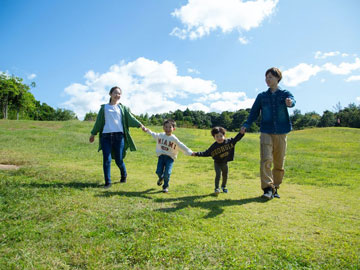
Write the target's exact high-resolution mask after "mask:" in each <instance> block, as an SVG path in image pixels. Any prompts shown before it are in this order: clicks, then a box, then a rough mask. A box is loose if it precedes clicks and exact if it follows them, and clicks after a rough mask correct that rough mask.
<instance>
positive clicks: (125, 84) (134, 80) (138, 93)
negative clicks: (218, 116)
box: [62, 58, 217, 119]
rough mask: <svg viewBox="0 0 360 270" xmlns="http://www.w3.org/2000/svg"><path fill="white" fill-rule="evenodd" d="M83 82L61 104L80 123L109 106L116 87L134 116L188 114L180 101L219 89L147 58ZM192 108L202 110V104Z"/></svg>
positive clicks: (88, 74) (73, 86)
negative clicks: (89, 115) (170, 112)
mask: <svg viewBox="0 0 360 270" xmlns="http://www.w3.org/2000/svg"><path fill="white" fill-rule="evenodd" d="M84 78H85V80H86V81H85V83H83V84H81V83H73V84H71V85H69V86H68V87H66V88H65V90H64V93H65V94H66V95H68V96H70V99H69V100H67V101H66V102H65V103H63V104H62V105H64V106H65V107H66V108H68V109H71V110H73V111H74V112H75V113H76V114H77V115H78V117H79V118H80V119H82V118H83V117H84V116H85V114H86V113H87V112H89V111H93V112H94V111H96V112H97V111H98V110H99V106H100V104H102V103H106V102H108V99H109V95H108V91H109V89H110V88H111V87H112V86H115V85H118V86H120V87H121V88H122V89H123V96H122V98H121V102H122V103H124V104H125V105H126V106H129V107H130V108H131V110H132V111H133V112H134V113H135V114H141V113H146V112H147V113H149V114H154V113H162V112H169V111H174V110H177V109H180V110H185V109H186V107H187V106H185V105H181V104H180V103H179V99H184V98H188V97H190V96H191V97H192V96H202V95H208V94H211V93H213V92H214V91H216V89H217V86H216V84H215V83H214V82H213V81H209V80H203V79H201V78H193V77H190V76H180V75H178V74H177V67H176V66H175V65H174V64H173V63H172V62H169V61H164V62H162V63H159V62H156V61H152V60H149V59H146V58H138V59H136V60H135V61H133V62H128V63H125V62H122V63H120V64H118V65H113V66H111V67H110V68H109V70H108V71H107V72H105V73H103V74H99V73H96V72H94V71H92V70H89V71H88V72H86V74H85V75H84ZM192 106H193V107H194V108H195V107H197V108H200V105H199V104H193V105H192ZM204 106H205V105H204ZM205 107H206V106H205ZM205 107H203V108H204V109H206V108H207V107H206V108H205Z"/></svg>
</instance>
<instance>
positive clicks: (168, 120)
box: [163, 119, 176, 128]
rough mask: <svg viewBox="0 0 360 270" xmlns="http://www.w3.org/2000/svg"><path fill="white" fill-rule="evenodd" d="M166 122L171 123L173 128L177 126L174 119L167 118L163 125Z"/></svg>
mask: <svg viewBox="0 0 360 270" xmlns="http://www.w3.org/2000/svg"><path fill="white" fill-rule="evenodd" d="M166 124H170V125H172V127H173V128H175V127H176V122H175V121H174V120H172V119H166V120H165V121H164V122H163V126H165V125H166Z"/></svg>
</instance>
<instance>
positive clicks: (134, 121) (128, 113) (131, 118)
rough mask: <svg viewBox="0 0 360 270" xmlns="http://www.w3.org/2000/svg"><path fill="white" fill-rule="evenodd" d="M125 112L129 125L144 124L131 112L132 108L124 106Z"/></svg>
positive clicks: (139, 125) (137, 125)
mask: <svg viewBox="0 0 360 270" xmlns="http://www.w3.org/2000/svg"><path fill="white" fill-rule="evenodd" d="M124 114H125V118H126V121H127V123H128V126H129V127H137V128H139V127H142V124H141V122H140V121H139V120H137V119H136V117H135V116H134V115H133V114H132V113H131V111H130V109H129V108H128V107H126V106H124Z"/></svg>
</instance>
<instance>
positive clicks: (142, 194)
mask: <svg viewBox="0 0 360 270" xmlns="http://www.w3.org/2000/svg"><path fill="white" fill-rule="evenodd" d="M155 190H156V189H154V188H149V189H147V190H144V191H105V192H102V193H101V194H98V195H96V197H111V196H124V197H139V198H145V199H150V200H152V199H153V198H152V197H151V196H149V195H151V194H157V193H162V191H161V190H156V191H155Z"/></svg>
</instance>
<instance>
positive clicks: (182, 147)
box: [176, 139, 193, 156]
mask: <svg viewBox="0 0 360 270" xmlns="http://www.w3.org/2000/svg"><path fill="white" fill-rule="evenodd" d="M176 143H177V145H178V147H179V149H180V150H181V151H182V152H183V153H184V154H185V155H188V156H191V155H192V153H193V151H192V150H191V149H190V148H188V147H187V146H186V145H185V144H183V143H182V142H181V141H180V140H179V139H177V142H176Z"/></svg>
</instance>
